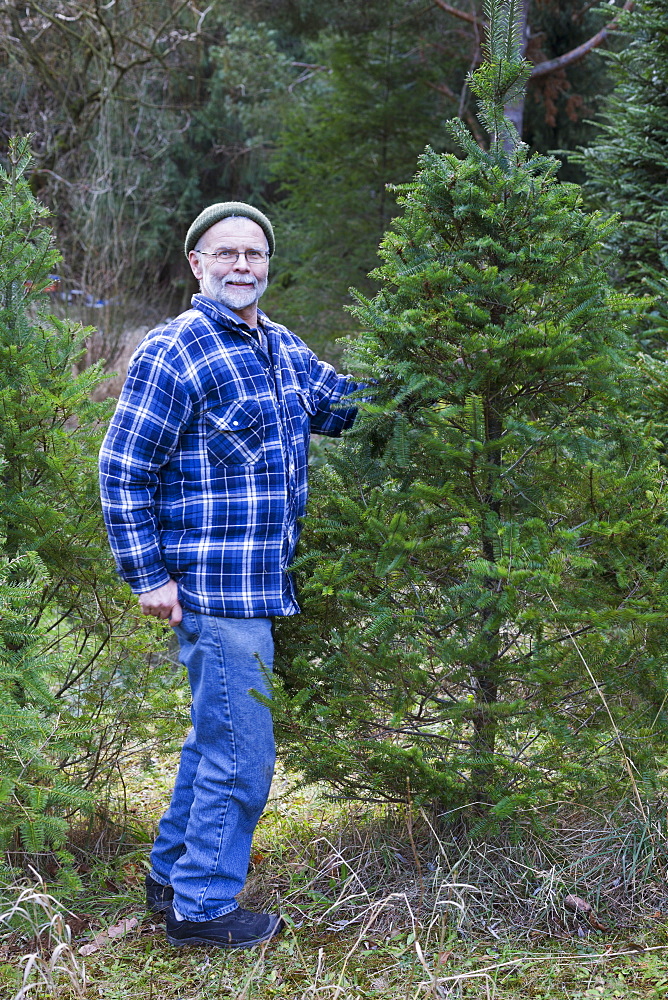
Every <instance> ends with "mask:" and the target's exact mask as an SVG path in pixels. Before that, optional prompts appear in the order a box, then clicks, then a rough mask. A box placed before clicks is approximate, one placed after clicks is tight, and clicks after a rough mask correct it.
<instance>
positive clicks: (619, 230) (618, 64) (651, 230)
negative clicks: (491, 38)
mask: <svg viewBox="0 0 668 1000" xmlns="http://www.w3.org/2000/svg"><path fill="white" fill-rule="evenodd" d="M621 25H622V27H623V28H624V30H625V31H627V32H629V34H630V35H631V38H630V41H629V43H628V44H627V45H626V46H625V47H624V48H623V49H622V50H621V51H620V52H618V53H615V54H609V55H608V61H609V68H610V71H611V73H612V75H613V78H614V79H615V81H616V86H615V89H614V91H613V92H612V94H611V95H610V97H609V98H608V99H607V101H606V104H605V108H604V114H603V116H602V118H603V121H602V124H601V130H600V134H599V136H598V137H597V139H596V141H595V142H594V143H593V144H592V145H590V146H589V147H588V148H587V149H584V150H582V153H581V156H580V157H579V160H580V162H581V163H582V165H583V166H584V168H585V170H586V173H587V178H588V180H587V190H589V191H591V192H592V195H593V197H594V199H595V202H596V203H597V204H598V205H600V206H601V207H602V208H604V209H605V211H608V212H617V213H619V216H620V225H619V226H617V227H615V228H614V229H613V231H612V232H611V234H610V237H609V242H610V244H611V246H612V247H613V248H614V249H615V251H616V252H617V253H618V259H617V261H616V262H615V264H614V277H615V279H616V280H617V282H618V283H619V284H622V285H623V286H624V287H627V288H632V289H636V290H638V289H640V290H642V289H643V288H644V279H645V278H646V277H647V276H654V277H655V278H658V279H661V278H662V277H663V278H664V279H665V273H666V269H667V268H668V153H667V152H666V149H667V140H668V32H667V30H666V29H667V26H668V3H667V2H666V0H642V2H641V3H638V4H636V5H635V7H634V10H633V11H632V12H626V13H624V14H623V15H621ZM663 295H664V296H665V288H664V290H663Z"/></svg>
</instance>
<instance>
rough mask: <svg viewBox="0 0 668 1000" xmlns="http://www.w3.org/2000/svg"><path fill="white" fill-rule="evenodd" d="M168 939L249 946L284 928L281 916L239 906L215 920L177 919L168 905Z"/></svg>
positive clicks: (172, 940)
mask: <svg viewBox="0 0 668 1000" xmlns="http://www.w3.org/2000/svg"><path fill="white" fill-rule="evenodd" d="M165 917H166V920H167V940H168V941H169V943H170V944H173V945H176V947H177V948H178V947H180V946H181V945H184V944H194V945H200V946H202V945H204V946H206V945H214V946H215V947H217V948H252V947H253V945H255V944H262V942H263V941H269V939H270V938H273V936H274V935H275V934H278V932H279V931H281V930H282V929H283V927H284V926H285V925H284V922H283V919H282V918H281V917H279V916H277V915H276V914H274V913H251V911H250V910H242V909H241V907H238V909H236V910H232V912H231V913H226V914H225V916H224V917H218V918H217V920H203V921H200V922H198V921H195V920H177V919H176V917H175V916H174V910H173V909H172V907H171V906H170V907H169V909H168V910H167V911H166V913H165Z"/></svg>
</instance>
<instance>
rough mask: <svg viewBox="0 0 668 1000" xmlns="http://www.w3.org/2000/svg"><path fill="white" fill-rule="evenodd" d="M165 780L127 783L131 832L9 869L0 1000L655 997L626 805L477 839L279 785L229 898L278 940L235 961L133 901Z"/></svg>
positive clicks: (657, 817)
mask: <svg viewBox="0 0 668 1000" xmlns="http://www.w3.org/2000/svg"><path fill="white" fill-rule="evenodd" d="M167 775H168V770H164V771H162V770H160V768H158V767H156V768H154V769H153V771H152V772H151V773H150V774H149V775H148V776H147V775H146V774H142V773H141V772H139V770H138V771H137V773H136V774H135V775H134V776H133V777H132V776H131V780H130V782H129V785H128V789H126V794H127V795H128V801H129V802H131V803H132V802H135V803H136V802H139V803H141V807H142V809H143V810H144V812H143V814H142V816H138V815H137V813H136V812H134V813H130V815H129V817H127V819H128V822H129V824H130V828H131V830H132V831H133V836H132V837H129V836H128V832H127V830H128V827H127V824H126V825H125V826H123V825H122V824H118V825H114V824H113V823H111V822H110V821H109V820H108V819H107V821H106V822H105V824H104V825H103V826H101V827H100V828H99V829H97V830H96V831H92V830H88V831H87V839H86V837H84V836H83V834H82V832H81V831H80V832H79V839H78V841H77V842H75V843H73V844H72V845H71V860H70V861H69V862H67V863H65V862H61V864H60V869H61V870H58V868H59V866H58V863H56V862H57V859H56V860H54V859H51V867H50V868H49V866H48V865H47V866H46V868H47V869H48V870H49V871H50V872H51V875H50V876H47V877H46V881H41V880H40V878H39V877H38V876H37V873H36V872H28V873H27V874H24V875H23V876H22V877H21V878H18V877H17V871H16V869H13V870H10V869H7V872H6V878H7V879H9V878H10V876H11V877H12V882H11V884H7V885H6V887H5V889H4V891H3V897H4V904H3V905H2V907H1V908H0V928H2V930H1V931H0V934H1V936H2V940H1V942H0V996H2V997H3V1000H4V998H5V997H7V998H8V1000H24V998H25V997H31V998H37V1000H42V998H44V1000H46V998H56V1000H73V998H85V1000H92V998H103V1000H130V998H132V1000H214V998H219V997H233V998H236V1000H251V998H273V997H276V998H279V1000H281V998H282V1000H306V998H323V1000H330V998H331V1000H342V998H345V1000H357V998H359V1000H365V998H372V997H373V998H380V997H382V998H394V997H397V998H398V997H402V998H403V997H406V998H407V1000H408V998H414V1000H418V998H420V997H446V998H447V997H476V998H477V997H484V998H487V997H490V998H491V997H494V998H498V1000H505V998H510V997H513V998H516V997H517V996H518V994H520V993H521V994H522V995H523V996H525V997H530V998H537V1000H541V998H542V1000H547V998H552V997H554V998H556V997H570V998H585V997H587V998H589V997H615V996H619V997H660V996H664V995H665V994H666V993H668V944H667V943H666V942H667V941H668V935H667V933H666V931H667V928H668V884H667V883H666V875H667V874H668V838H667V837H666V830H665V819H664V815H663V814H662V813H661V812H660V811H659V810H658V809H657V810H656V812H655V814H654V816H650V817H648V816H646V817H645V818H640V817H639V816H638V815H637V814H636V813H635V812H634V811H633V808H632V806H628V808H622V807H621V806H620V807H619V808H618V809H617V810H616V811H615V812H614V813H612V814H610V813H607V814H606V812H605V811H604V810H603V809H597V808H594V807H589V808H587V809H585V808H583V807H576V806H574V805H570V804H563V805H561V806H559V807H556V808H554V809H553V810H551V812H550V814H549V815H544V816H542V817H536V816H531V817H527V820H526V823H525V825H524V826H522V825H521V824H519V825H516V826H515V827H514V828H512V829H509V830H508V831H505V832H503V833H501V834H499V835H498V836H496V837H487V838H486V839H484V840H483V839H479V838H478V839H476V838H472V837H471V836H470V835H469V834H468V833H467V831H466V829H465V827H464V826H463V825H454V824H450V825H447V824H444V823H443V821H442V819H439V818H438V817H435V816H430V815H428V814H427V813H425V812H420V811H415V812H414V813H413V814H410V813H409V810H408V809H404V810H401V809H394V810H393V811H391V812H388V811H381V810H378V809H373V810H370V809H364V808H363V807H361V806H359V805H357V806H356V805H351V804H343V805H341V804H337V803H332V802H331V801H329V800H327V799H326V798H325V797H324V796H323V795H322V793H321V791H320V790H314V791H306V792H305V791H304V790H294V789H291V788H290V783H289V780H288V779H287V778H286V777H284V776H279V778H278V779H277V781H276V783H275V790H274V795H273V797H272V800H271V802H270V806H269V808H268V809H267V811H266V813H265V815H264V817H263V818H262V820H261V822H260V825H259V827H258V830H257V833H256V838H255V843H254V849H253V858H252V862H253V867H252V871H251V875H250V877H249V881H248V885H247V888H246V890H245V893H244V896H243V898H242V900H241V902H242V904H243V905H246V906H248V907H251V908H260V907H261V908H266V909H272V910H276V909H278V908H280V910H281V912H282V913H283V914H284V915H285V917H286V921H287V929H286V931H285V932H284V933H283V935H282V936H281V937H280V938H278V939H276V940H275V941H273V942H270V943H269V944H268V945H266V946H264V947H263V948H260V949H254V950H250V951H243V952H222V951H219V950H216V949H204V950H199V949H175V948H172V947H170V946H168V945H167V944H166V942H165V939H164V929H163V927H162V924H161V923H160V922H159V920H158V919H157V918H156V917H147V916H145V914H144V912H143V908H142V902H143V878H144V874H145V872H146V869H147V853H148V844H149V842H150V840H151V837H152V825H153V823H154V821H155V818H156V816H157V815H158V814H159V811H160V808H161V807H162V804H164V797H165V795H166V794H167V792H168V777H167ZM160 800H162V802H161V801H160ZM135 808H136V807H135ZM538 819H540V823H538V822H537V820H538ZM537 830H540V832H536V831H537ZM75 839H76V838H75ZM68 865H69V869H68V870H69V876H66V875H64V874H63V871H62V869H63V868H68ZM102 932H106V936H100V935H101V934H102ZM114 934H117V935H118V936H117V937H114ZM91 944H92V946H93V950H92V953H91V954H89V955H86V956H85V957H84V956H82V955H81V953H80V949H81V948H82V947H85V946H86V945H88V946H89V950H90V946H91Z"/></svg>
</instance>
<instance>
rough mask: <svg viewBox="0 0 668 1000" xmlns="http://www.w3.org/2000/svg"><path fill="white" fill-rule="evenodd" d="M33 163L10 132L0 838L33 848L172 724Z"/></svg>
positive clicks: (2, 229) (0, 561) (89, 373)
mask: <svg viewBox="0 0 668 1000" xmlns="http://www.w3.org/2000/svg"><path fill="white" fill-rule="evenodd" d="M29 164H30V150H29V142H28V140H27V139H19V140H13V141H12V142H11V144H10V149H9V157H8V169H7V170H2V169H0V410H1V412H2V421H0V846H2V847H6V846H13V847H17V846H18V844H19V843H20V844H21V845H22V846H23V848H24V849H25V850H28V851H31V852H34V851H40V850H42V849H44V848H45V847H47V846H48V845H53V844H58V843H59V842H62V839H63V837H64V836H65V831H66V829H67V825H68V820H70V819H71V817H72V816H73V815H74V814H75V813H76V811H77V810H78V809H80V808H82V807H84V806H87V805H90V804H91V801H92V799H91V795H92V793H93V792H94V791H95V790H96V789H97V790H98V791H99V787H100V785H101V784H104V783H105V782H108V781H109V779H110V778H111V777H113V775H114V769H115V768H116V767H117V766H118V762H119V761H120V760H123V759H124V758H125V757H126V756H127V754H128V753H129V752H130V749H131V748H132V747H133V746H134V747H135V748H136V749H138V750H140V749H141V748H142V747H147V746H149V745H150V742H151V740H152V739H155V738H158V739H160V738H161V736H162V738H163V739H164V736H165V734H168V733H169V732H170V731H171V729H172V726H173V724H172V722H171V721H169V720H168V721H166V722H165V723H164V724H163V723H162V722H161V717H162V715H163V713H165V710H166V707H167V705H166V694H167V699H168V693H167V692H164V690H163V689H162V688H161V685H160V680H161V677H162V676H163V675H162V673H161V671H160V670H158V671H157V672H152V669H151V666H152V665H151V663H150V657H149V656H148V655H147V652H146V650H147V648H150V647H149V643H150V641H151V639H152V638H153V635H154V633H152V632H151V630H150V628H147V625H146V624H145V623H144V622H143V621H142V622H141V623H139V622H138V621H137V620H136V618H137V616H136V613H135V611H134V606H135V602H134V599H133V598H132V595H130V594H129V591H127V590H126V589H124V588H122V587H121V586H120V584H119V582H118V580H117V577H116V574H115V572H114V569H113V565H112V561H111V557H110V555H109V553H108V548H107V544H106V537H105V533H104V528H103V524H102V516H101V512H100V510H99V502H98V491H97V461H96V458H97V450H98V445H99V440H100V437H101V434H102V432H103V425H102V418H103V416H104V414H105V413H106V411H107V405H106V404H99V403H97V404H95V403H92V402H91V401H90V393H91V390H92V389H93V388H94V386H95V385H96V384H97V383H98V382H100V381H101V379H102V375H101V373H100V367H99V366H94V367H93V368H90V369H87V370H85V371H83V372H81V373H79V374H74V373H73V372H74V371H75V369H76V367H77V364H78V362H79V361H80V358H81V354H82V352H83V349H84V345H83V338H84V336H85V334H86V332H87V331H86V330H84V329H82V328H81V327H78V326H75V325H73V324H70V323H65V322H62V321H60V320H58V319H57V318H55V317H53V316H49V315H48V314H47V313H46V310H45V308H44V302H45V295H44V290H45V288H46V287H47V286H48V284H49V281H50V277H49V272H50V271H51V270H52V269H53V268H54V266H55V265H56V264H57V262H58V260H59V255H58V252H57V250H56V249H55V247H54V245H53V238H52V234H51V231H50V229H49V227H48V225H47V224H46V216H48V212H47V211H46V210H45V209H44V207H43V206H41V205H40V204H39V202H38V201H37V200H36V199H35V198H34V197H33V195H32V193H31V190H30V186H29V183H28V170H29ZM149 677H150V678H151V682H152V684H153V685H154V686H155V697H154V700H153V703H152V704H148V700H147V699H148V690H149ZM171 707H172V709H173V705H172V706H171Z"/></svg>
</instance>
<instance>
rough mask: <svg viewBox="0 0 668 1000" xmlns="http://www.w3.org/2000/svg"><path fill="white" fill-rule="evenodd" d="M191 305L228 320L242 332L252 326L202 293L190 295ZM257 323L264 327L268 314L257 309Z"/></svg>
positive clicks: (251, 328)
mask: <svg viewBox="0 0 668 1000" xmlns="http://www.w3.org/2000/svg"><path fill="white" fill-rule="evenodd" d="M192 307H193V309H200V310H201V311H202V312H205V313H208V314H209V315H211V314H213V315H214V317H215V318H216V319H226V320H229V321H230V322H231V323H233V324H234V326H236V327H239V329H241V330H243V331H244V333H250V332H251V331H252V330H253V327H251V326H249V325H248V323H246V322H244V320H242V319H241V318H240V317H239V316H237V314H236V313H235V312H232V310H231V309H228V308H227V306H224V305H223V304H222V302H216V301H215V299H210V298H209V297H208V296H206V295H202V294H201V293H200V292H198V293H197V294H196V295H193V297H192ZM257 318H258V324H259V325H260V324H261V325H262V326H263V327H266V326H267V324H268V323H269V322H270V320H269V318H268V316H267V315H266V314H265V313H263V312H262V310H261V309H258V311H257Z"/></svg>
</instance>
